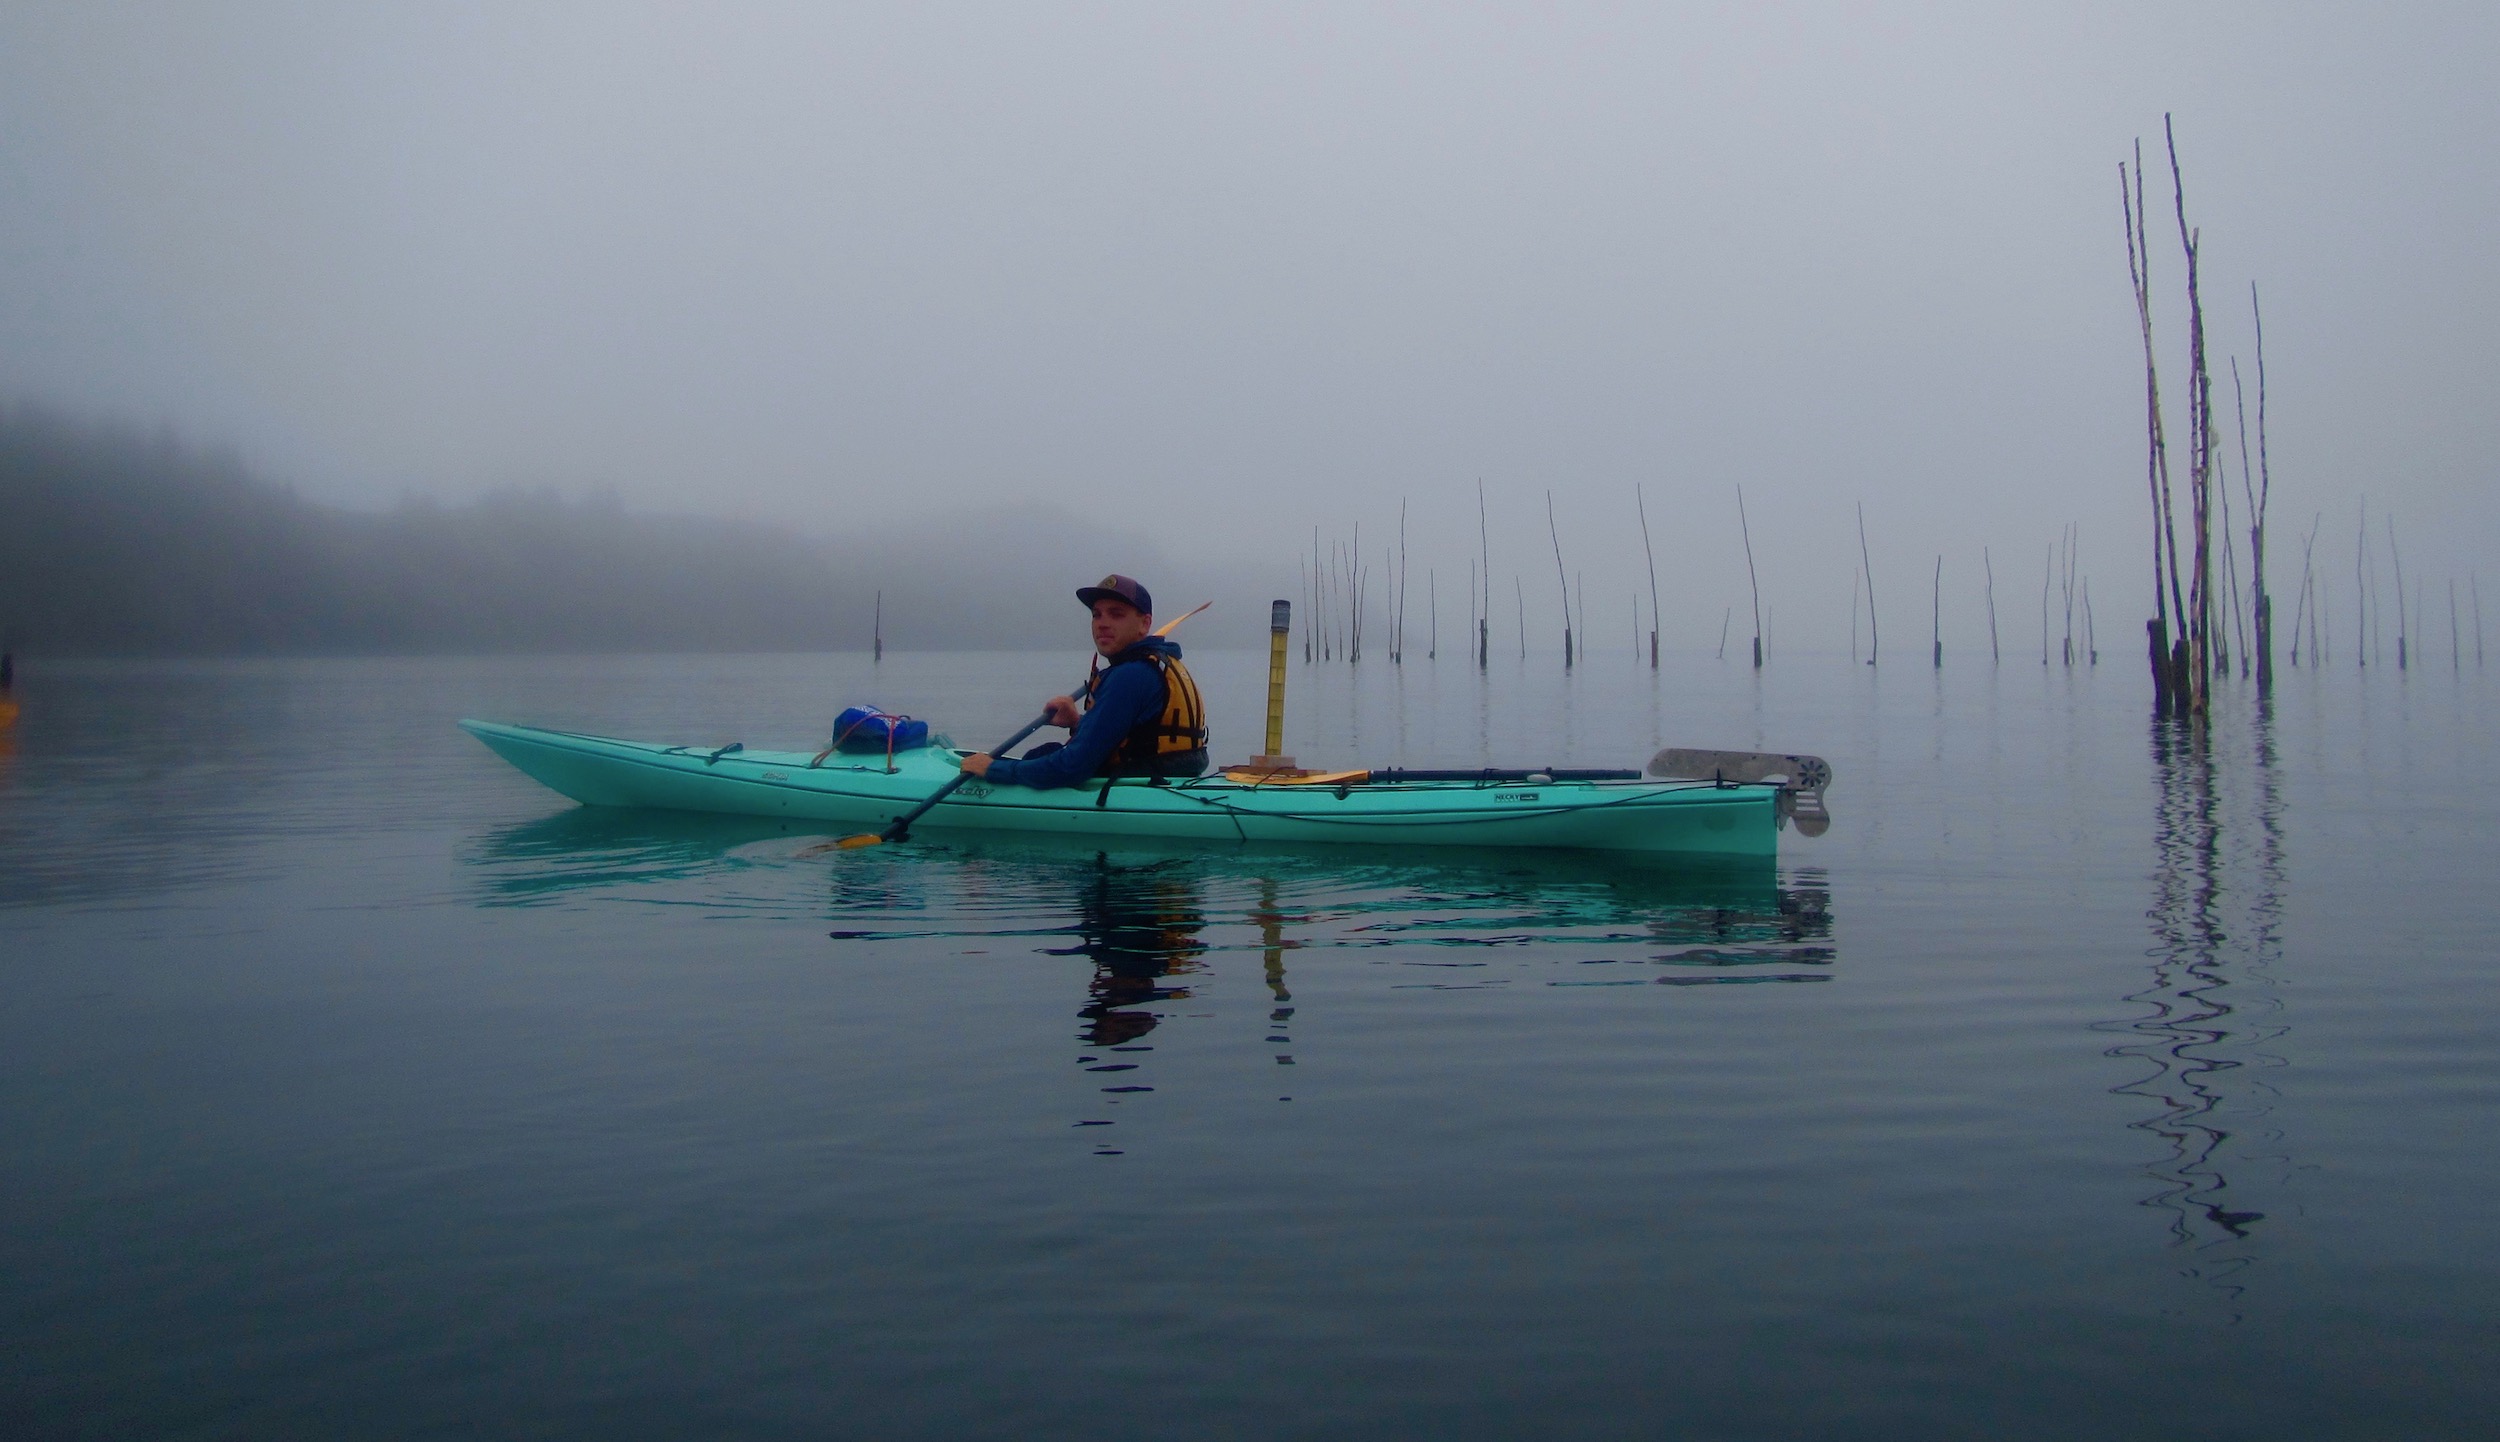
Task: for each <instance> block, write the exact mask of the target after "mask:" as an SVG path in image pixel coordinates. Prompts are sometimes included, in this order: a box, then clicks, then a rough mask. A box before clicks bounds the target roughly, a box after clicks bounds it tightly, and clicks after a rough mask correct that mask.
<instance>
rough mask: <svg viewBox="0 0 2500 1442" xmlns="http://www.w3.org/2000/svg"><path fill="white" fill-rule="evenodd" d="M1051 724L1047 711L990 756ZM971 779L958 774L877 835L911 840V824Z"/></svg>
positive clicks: (890, 839) (992, 748) (991, 751)
mask: <svg viewBox="0 0 2500 1442" xmlns="http://www.w3.org/2000/svg"><path fill="white" fill-rule="evenodd" d="M1049 724H1050V713H1049V712H1047V711H1045V712H1043V713H1042V714H1041V715H1039V716H1036V717H1034V718H1033V719H1032V720H1031V721H1029V722H1027V723H1025V727H1024V729H1023V730H1021V731H1019V732H1017V733H1016V734H1015V735H1013V736H1010V737H1008V738H1007V739H1006V740H1004V741H1001V742H999V743H998V744H997V745H996V746H993V747H991V748H990V753H989V754H990V755H992V756H1004V755H1005V754H1007V752H1008V751H1010V750H1012V749H1013V748H1014V747H1015V746H1016V744H1017V743H1018V742H1020V741H1022V740H1024V738H1025V737H1027V736H1030V735H1032V734H1033V733H1034V732H1036V731H1039V730H1041V729H1042V728H1043V727H1045V726H1047V725H1049ZM971 779H972V773H971V772H969V771H958V772H956V773H955V774H954V776H953V777H952V778H950V779H949V780H948V781H947V783H946V784H945V785H943V786H941V787H939V788H938V789H937V790H935V791H933V792H930V793H929V799H928V800H926V801H923V802H921V803H920V804H919V805H918V806H915V807H913V808H912V809H911V810H909V811H906V812H904V813H903V814H902V815H900V816H897V817H895V818H894V822H893V824H892V825H890V826H888V827H886V829H885V830H883V831H880V832H878V833H877V835H878V837H879V839H881V840H885V841H907V840H909V839H910V838H911V824H912V823H913V822H915V821H918V820H919V819H920V818H921V817H923V816H926V815H928V814H929V808H930V807H933V806H935V805H937V804H938V803H939V802H941V801H944V800H945V799H946V798H947V797H949V796H952V795H954V794H955V788H957V787H959V786H961V785H963V784H964V783H965V782H967V781H970V780H971Z"/></svg>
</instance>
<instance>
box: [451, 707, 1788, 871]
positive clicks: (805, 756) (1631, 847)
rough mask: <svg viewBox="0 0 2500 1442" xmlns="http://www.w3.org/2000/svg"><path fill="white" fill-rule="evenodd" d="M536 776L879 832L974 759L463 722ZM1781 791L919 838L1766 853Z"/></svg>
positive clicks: (1164, 806) (1080, 803) (1288, 803)
mask: <svg viewBox="0 0 2500 1442" xmlns="http://www.w3.org/2000/svg"><path fill="white" fill-rule="evenodd" d="M460 725H461V726H462V728H463V729H465V730H467V731H468V732H469V733H470V734H471V735H473V736H475V737H477V739H478V740H480V741H481V742H484V743H485V744H486V746H487V747H488V748H489V749H490V750H492V751H494V752H495V754H496V755H498V756H501V757H502V758H503V759H505V760H506V761H509V762H511V763H512V764H513V765H514V766H515V767H517V768H519V769H520V770H521V771H522V772H523V773H524V774H526V775H528V776H529V777H531V778H532V779H533V780H536V781H538V782H539V783H540V784H542V785H544V786H547V787H548V788H550V789H551V790H554V791H557V792H559V793H561V794H563V795H565V796H569V797H571V798H572V799H574V800H576V801H579V802H582V803H584V804H587V805H592V806H624V807H643V808H652V809H659V810H672V811H704V812H713V813H719V814H726V815H738V816H762V817H772V818H777V819H784V820H796V821H808V822H816V823H823V824H826V825H828V826H829V827H834V828H842V829H853V830H861V831H868V830H875V829H878V828H881V827H883V826H885V825H886V824H887V823H888V822H891V821H893V820H894V819H895V818H896V817H898V816H901V815H902V814H903V813H904V812H906V811H909V810H910V809H911V808H912V807H914V806H916V805H918V804H919V803H920V802H921V801H923V800H926V799H927V798H928V797H929V796H930V795H931V794H932V793H933V792H935V791H936V790H937V789H938V787H939V786H941V785H943V784H944V783H946V782H947V781H949V780H952V779H953V778H954V777H955V776H956V774H957V766H956V761H957V758H958V757H959V756H960V755H961V754H962V753H959V752H956V751H953V750H949V749H947V748H944V747H938V746H930V747H924V748H920V749H916V750H912V751H905V752H898V753H896V755H895V756H894V757H893V766H892V769H890V770H889V769H888V766H887V758H886V757H885V756H883V755H881V754H880V755H868V756H849V755H839V754H837V755H833V756H828V757H826V758H824V761H823V763H822V764H821V765H819V764H812V763H813V762H814V758H813V757H812V756H811V755H810V754H809V753H807V752H803V751H750V750H745V749H743V748H740V749H722V750H715V749H712V748H709V747H690V746H682V745H679V746H671V745H665V744H662V743H659V742H649V741H625V740H618V739H615V738H612V737H605V736H588V735H582V734H579V733H576V732H569V731H550V730H543V729H541V728H538V727H532V726H511V725H504V724H501V723H497V722H490V721H462V722H461V723H460ZM1778 796H1779V788H1778V787H1776V786H1771V785H1756V784H1736V785H1719V784H1714V783H1712V782H1708V781H1645V780H1634V781H1614V780H1606V781H1593V780H1569V779H1564V780H1550V781H1517V780H1502V781H1487V780H1471V781H1394V782H1361V783H1347V784H1339V785H1334V786H1277V785H1261V784H1258V783H1256V782H1242V781H1232V780H1227V779H1226V778H1225V777H1224V776H1223V775H1222V774H1221V773H1217V774H1214V775H1210V776H1206V777H1201V778H1198V779H1195V780H1187V781H1168V782H1166V781H1149V780H1143V779H1126V778H1123V779H1119V780H1113V781H1088V782H1085V783H1082V784H1080V785H1077V786H1072V787H1067V788H1064V789H1057V790H1049V791H1037V790H1034V789H1032V788H1030V787H1024V786H995V785H991V784H990V783H988V782H986V781H980V780H973V781H968V782H966V783H965V784H964V785H963V786H962V787H961V788H960V789H958V790H957V791H956V792H955V793H954V794H953V795H951V796H949V797H948V798H947V799H946V800H944V801H942V802H940V803H938V805H937V806H936V807H935V808H933V809H932V810H931V811H930V812H929V813H928V814H927V815H926V816H923V817H921V818H920V819H919V820H918V821H916V822H914V823H913V827H914V829H915V830H918V829H921V828H937V829H945V828H957V829H963V830H976V831H1006V832H1022V833H1029V834H1041V835H1057V836H1077V837H1129V838H1155V837H1162V838H1174V839H1195V840H1207V841H1259V842H1268V841H1278V842H1312V841H1317V842H1357V843H1393V844H1400V845H1439V846H1495V847H1504V846H1516V847H1537V848H1577V849H1590V850H1601V851H1627V852H1651V853H1669V854H1680V855H1695V856H1769V855H1772V854H1774V852H1775V851H1776V847H1777V831H1778V814H1777V801H1778Z"/></svg>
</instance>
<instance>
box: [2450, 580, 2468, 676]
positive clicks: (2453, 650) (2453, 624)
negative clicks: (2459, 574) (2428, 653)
mask: <svg viewBox="0 0 2500 1442" xmlns="http://www.w3.org/2000/svg"><path fill="white" fill-rule="evenodd" d="M2462 635H2463V633H2462V632H2460V631H2459V630H2458V627H2457V578H2456V577H2454V576H2450V577H2449V578H2448V669H2449V670H2451V671H2462V670H2464V669H2465V642H2464V640H2463V639H2462Z"/></svg>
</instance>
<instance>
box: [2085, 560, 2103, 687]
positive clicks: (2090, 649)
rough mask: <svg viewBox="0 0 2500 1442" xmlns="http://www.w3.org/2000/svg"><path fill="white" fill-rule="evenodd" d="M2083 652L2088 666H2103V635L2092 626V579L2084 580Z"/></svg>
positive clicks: (2088, 577)
mask: <svg viewBox="0 0 2500 1442" xmlns="http://www.w3.org/2000/svg"><path fill="white" fill-rule="evenodd" d="M2083 651H2084V659H2085V661H2086V663H2087V664H2090V665H2094V666H2098V665H2100V664H2101V633H2100V632H2099V631H2097V630H2094V629H2093V626H2092V578H2091V577H2090V576H2086V577H2084V578H2083Z"/></svg>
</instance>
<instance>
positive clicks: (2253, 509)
mask: <svg viewBox="0 0 2500 1442" xmlns="http://www.w3.org/2000/svg"><path fill="white" fill-rule="evenodd" d="M2248 313H2249V315H2250V316H2251V317H2252V318H2253V319H2254V320H2255V321H2256V323H2257V494H2256V496H2255V497H2254V498H2253V499H2251V500H2250V502H2249V526H2248V586H2249V596H2250V598H2251V599H2252V600H2253V601H2254V602H2255V603H2256V607H2257V615H2256V628H2257V637H2256V640H2257V694H2258V695H2260V696H2270V695H2272V694H2274V595H2273V593H2272V592H2270V591H2268V590H2267V589H2266V504H2267V502H2269V501H2271V500H2272V499H2273V498H2274V475H2273V472H2272V471H2271V470H2269V469H2268V467H2267V465H2266V317H2265V313H2264V312H2263V311H2261V310H2259V309H2258V308H2257V283H2256V282H2255V281H2250V282H2249V284H2248ZM2231 383H2232V386H2233V388H2234V389H2236V388H2237V387H2238V385H2239V372H2238V370H2237V369H2236V368H2234V369H2233V371H2232V376H2231ZM2247 451H2248V434H2247V423H2246V422H2245V421H2243V422H2242V423H2241V433H2240V452H2241V457H2240V483H2241V485H2242V486H2243V487H2244V486H2246V485H2247V483H2248V458H2247ZM2293 634H2294V636H2295V637H2297V636H2298V634H2299V632H2298V629H2297V628H2295V629H2294V632H2293Z"/></svg>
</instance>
